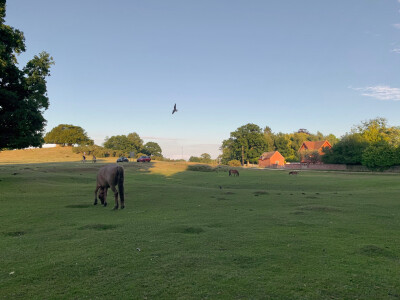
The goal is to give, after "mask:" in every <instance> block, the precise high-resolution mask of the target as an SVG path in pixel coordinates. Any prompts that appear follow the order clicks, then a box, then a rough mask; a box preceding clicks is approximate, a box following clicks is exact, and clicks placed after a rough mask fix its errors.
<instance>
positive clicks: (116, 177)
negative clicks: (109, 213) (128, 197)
mask: <svg viewBox="0 0 400 300" xmlns="http://www.w3.org/2000/svg"><path fill="white" fill-rule="evenodd" d="M117 185H118V191H119V199H120V202H121V209H123V208H124V207H125V194H124V168H123V167H122V166H118V165H106V166H104V167H102V168H100V170H99V172H98V174H97V184H96V190H95V191H94V203H93V204H94V205H96V204H97V192H98V191H99V190H100V192H99V199H100V201H101V204H103V205H104V206H107V190H108V188H111V190H112V191H113V193H114V198H115V206H114V209H118V206H119V205H118V191H117V189H116V188H115V187H116V186H117Z"/></svg>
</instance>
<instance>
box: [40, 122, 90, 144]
mask: <svg viewBox="0 0 400 300" xmlns="http://www.w3.org/2000/svg"><path fill="white" fill-rule="evenodd" d="M44 141H45V142H46V143H48V144H62V145H73V144H78V145H80V146H86V145H93V140H91V139H90V138H89V137H88V136H87V134H86V132H85V131H84V130H83V128H82V127H79V126H74V125H68V124H60V125H58V126H57V127H54V128H53V129H52V130H51V131H50V132H48V133H47V134H46V136H45V137H44Z"/></svg>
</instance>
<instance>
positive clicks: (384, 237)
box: [0, 162, 400, 299]
mask: <svg viewBox="0 0 400 300" xmlns="http://www.w3.org/2000/svg"><path fill="white" fill-rule="evenodd" d="M101 165H102V163H98V164H91V163H86V164H82V163H79V162H64V163H41V164H19V165H12V164H10V165H1V166H0V180H1V181H0V205H1V210H0V224H1V228H0V298H4V299H18V298H20V299H86V298H88V299H99V298H103V299H121V298H124V299H207V298H208V299H399V298H400V283H399V278H400V260H399V259H400V198H399V194H400V175H397V174H367V173H359V174H357V173H352V174H350V173H347V174H346V173H339V172H311V171H309V172H306V171H304V172H300V173H299V175H297V176H289V175H288V172H287V171H267V170H240V177H229V176H228V175H227V173H226V172H219V173H217V172H194V171H185V166H184V165H183V164H174V163H149V164H140V163H126V164H124V167H125V191H126V197H125V198H126V200H125V201H126V208H125V210H118V211H113V210H112V206H113V199H112V197H111V195H109V199H108V202H109V204H110V205H109V206H108V207H102V206H99V205H98V206H93V205H92V203H93V200H94V193H93V192H94V188H95V182H96V174H97V170H98V169H99V168H100V167H101ZM220 187H221V188H220Z"/></svg>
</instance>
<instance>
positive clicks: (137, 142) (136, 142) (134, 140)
mask: <svg viewBox="0 0 400 300" xmlns="http://www.w3.org/2000/svg"><path fill="white" fill-rule="evenodd" d="M127 138H128V140H129V141H130V142H131V145H132V148H131V149H132V150H133V151H135V153H137V152H139V151H142V149H143V140H142V139H141V138H140V136H139V135H138V134H137V133H136V132H132V133H129V134H128V135H127Z"/></svg>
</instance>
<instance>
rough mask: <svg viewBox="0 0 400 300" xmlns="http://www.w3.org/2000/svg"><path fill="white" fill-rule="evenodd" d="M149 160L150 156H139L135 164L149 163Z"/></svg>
mask: <svg viewBox="0 0 400 300" xmlns="http://www.w3.org/2000/svg"><path fill="white" fill-rule="evenodd" d="M150 161H151V158H150V156H141V157H139V158H138V159H137V162H150Z"/></svg>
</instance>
